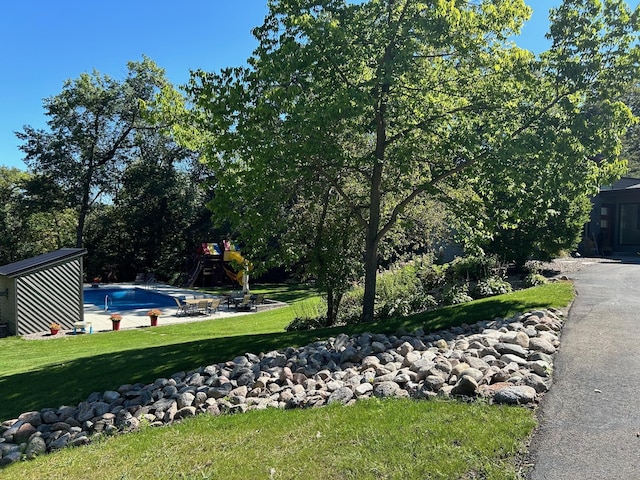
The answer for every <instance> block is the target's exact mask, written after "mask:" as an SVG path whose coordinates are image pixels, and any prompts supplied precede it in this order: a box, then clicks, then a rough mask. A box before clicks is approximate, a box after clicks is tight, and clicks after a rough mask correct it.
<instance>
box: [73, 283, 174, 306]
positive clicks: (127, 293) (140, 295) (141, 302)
mask: <svg viewBox="0 0 640 480" xmlns="http://www.w3.org/2000/svg"><path fill="white" fill-rule="evenodd" d="M84 304H85V305H93V306H96V307H100V308H101V309H104V308H105V305H106V306H107V310H110V311H117V312H121V311H124V310H138V309H145V308H146V309H149V308H162V307H175V306H176V301H175V300H174V298H173V297H171V296H169V295H164V294H162V293H158V292H154V291H151V290H145V289H143V288H137V287H134V288H112V287H106V288H105V287H100V288H85V290H84Z"/></svg>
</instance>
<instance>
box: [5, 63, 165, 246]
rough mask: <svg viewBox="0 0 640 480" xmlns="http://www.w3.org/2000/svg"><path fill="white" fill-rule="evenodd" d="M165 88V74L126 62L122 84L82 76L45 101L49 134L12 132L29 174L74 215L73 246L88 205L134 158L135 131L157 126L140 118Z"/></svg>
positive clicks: (151, 66) (32, 130) (101, 77)
mask: <svg viewBox="0 0 640 480" xmlns="http://www.w3.org/2000/svg"><path fill="white" fill-rule="evenodd" d="M166 85H167V81H166V79H165V77H164V71H163V70H162V69H160V68H159V67H158V66H157V65H156V64H155V63H154V62H153V61H151V60H150V59H148V58H146V57H145V58H143V60H142V61H140V62H129V63H128V65H127V76H126V78H125V79H124V80H122V81H121V80H117V79H114V78H112V77H110V76H108V75H102V74H100V73H99V72H97V71H94V72H93V73H92V74H88V73H83V74H81V75H80V77H79V78H77V79H75V80H67V81H66V82H65V83H64V86H63V89H62V92H61V93H59V94H58V95H54V96H52V97H50V98H47V99H45V100H44V108H45V115H46V116H47V117H48V118H49V120H48V121H47V125H48V127H49V129H48V130H43V129H35V128H33V127H30V126H25V127H24V131H23V132H18V133H16V135H17V136H18V138H19V139H21V140H22V141H23V142H24V143H23V144H22V145H21V147H20V149H21V150H22V151H23V152H24V153H25V162H26V163H27V166H28V167H29V168H30V170H31V171H32V172H37V174H38V175H39V176H41V177H42V181H43V182H47V183H49V184H50V186H51V187H52V189H54V188H55V189H56V190H58V193H60V192H62V194H63V196H62V197H61V198H62V199H63V201H64V202H65V204H66V205H68V206H69V207H70V208H73V209H75V210H76V211H77V227H76V242H75V243H76V246H77V247H81V246H82V244H83V235H84V229H85V221H86V218H87V215H88V213H89V211H90V209H91V206H92V205H93V203H94V202H95V201H96V200H97V199H98V198H99V197H100V195H112V194H113V193H114V191H115V188H116V187H117V185H118V183H119V180H120V176H121V174H122V172H123V171H124V167H125V166H126V165H127V164H128V163H129V162H130V161H131V159H132V158H133V157H134V155H132V152H134V151H135V148H136V144H135V142H134V137H135V135H136V133H137V132H138V131H140V130H141V129H147V128H157V127H156V126H155V125H149V123H148V122H147V121H146V120H145V115H144V114H145V109H146V107H145V105H146V103H152V102H153V99H154V98H155V96H156V94H157V93H158V92H159V91H160V89H161V88H163V87H165V86H166ZM145 102H146V103H145ZM58 198H60V197H58Z"/></svg>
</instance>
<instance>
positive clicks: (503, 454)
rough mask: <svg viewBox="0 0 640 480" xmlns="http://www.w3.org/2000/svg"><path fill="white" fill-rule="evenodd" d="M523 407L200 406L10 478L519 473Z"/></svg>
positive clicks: (373, 403) (529, 421) (10, 472)
mask: <svg viewBox="0 0 640 480" xmlns="http://www.w3.org/2000/svg"><path fill="white" fill-rule="evenodd" d="M534 426H535V421H534V419H533V415H532V413H531V412H530V411H529V410H527V409H524V408H514V407H495V406H489V405H486V404H481V403H473V404H462V403H456V402H428V401H421V402H419V401H411V400H385V401H379V400H368V401H363V402H358V403H356V404H355V405H353V406H351V407H342V406H329V407H325V408H322V409H308V410H294V411H279V410H267V411H254V412H249V413H246V414H242V415H234V416H223V417H211V416H201V417H197V418H193V419H190V420H188V421H186V422H184V423H182V424H179V425H175V426H172V427H169V428H158V429H152V428H147V429H144V430H142V431H141V432H138V433H134V434H130V435H124V436H120V437H115V438H109V439H106V440H105V441H102V442H98V443H94V444H92V445H89V446H87V447H82V448H76V449H66V450H63V451H60V452H56V453H55V454H52V455H48V456H46V457H41V458H38V459H36V460H34V461H33V462H28V463H23V464H18V465H13V466H11V467H9V468H7V469H6V470H5V471H3V472H2V474H3V478H5V479H21V480H27V479H41V478H47V479H64V480H74V479H84V478H87V472H91V478H93V479H113V478H120V479H138V478H158V479H217V478H225V479H231V480H232V479H239V480H240V479H242V480H245V479H259V478H264V479H300V478H325V479H359V480H366V479H371V480H374V479H375V480H377V479H408V478H428V479H443V480H449V479H456V478H486V479H514V478H518V471H517V466H516V465H515V463H514V462H513V461H512V458H513V457H514V456H517V455H518V454H520V453H522V447H523V443H524V441H525V439H526V438H527V437H528V436H529V434H530V432H531V431H532V429H533V428H534Z"/></svg>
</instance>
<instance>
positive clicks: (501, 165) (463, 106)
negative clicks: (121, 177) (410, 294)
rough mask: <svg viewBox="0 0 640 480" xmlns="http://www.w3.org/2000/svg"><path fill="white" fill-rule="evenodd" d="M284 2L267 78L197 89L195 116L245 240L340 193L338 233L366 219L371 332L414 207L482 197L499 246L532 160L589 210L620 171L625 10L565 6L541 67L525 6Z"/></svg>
mask: <svg viewBox="0 0 640 480" xmlns="http://www.w3.org/2000/svg"><path fill="white" fill-rule="evenodd" d="M269 5H270V12H269V14H268V16H267V17H266V19H265V22H264V24H263V25H262V26H260V27H258V28H256V29H255V31H254V34H255V36H256V38H257V39H258V41H259V46H258V48H257V49H256V50H255V52H254V54H253V56H252V57H251V58H250V59H249V67H247V68H229V69H225V70H223V71H221V72H218V73H206V72H196V73H195V74H194V75H193V77H192V81H191V85H190V88H189V93H190V94H191V101H192V102H193V104H194V112H193V116H192V119H193V120H194V121H195V122H196V124H197V125H198V127H199V129H200V131H201V132H202V137H201V138H204V139H205V144H206V146H207V152H206V153H207V156H208V162H209V165H210V166H211V167H212V168H213V169H214V171H215V172H216V182H217V183H216V196H224V198H231V197H232V196H235V197H236V198H238V199H241V202H235V203H234V205H236V206H237V205H239V204H243V205H244V208H243V210H242V213H241V214H240V215H238V219H239V220H238V221H237V222H236V223H235V225H236V228H238V230H239V231H241V232H242V234H245V235H248V232H249V231H254V233H253V234H252V238H254V239H255V238H257V237H258V234H256V233H255V231H256V230H257V231H259V232H260V235H262V237H263V238H264V239H267V238H268V237H269V233H268V229H272V230H273V229H274V226H275V225H278V227H276V228H279V229H280V230H286V229H287V228H288V227H287V225H291V222H292V221H295V220H293V219H291V217H290V216H289V215H279V214H278V212H279V211H280V212H282V211H286V210H287V209H288V208H289V207H290V205H291V204H292V203H291V202H294V203H297V201H298V200H299V199H300V198H304V199H306V203H307V204H311V203H315V204H317V205H321V204H322V199H323V198H325V197H324V195H326V194H327V193H326V192H328V191H330V192H331V195H333V197H332V198H334V199H335V200H334V206H335V208H336V209H340V210H341V211H342V213H341V214H340V215H334V216H331V217H324V220H323V221H325V222H329V221H330V220H331V219H335V220H337V219H344V218H347V217H348V218H350V219H351V221H352V225H351V227H350V230H351V234H352V235H353V238H354V239H357V241H356V242H355V245H356V246H355V247H354V248H360V249H361V252H362V253H361V258H362V267H363V270H364V273H365V280H364V286H365V295H364V305H363V319H364V320H365V321H370V320H372V319H373V311H374V310H373V309H374V300H375V286H376V273H377V268H378V264H379V252H380V244H381V242H382V241H383V239H384V238H385V237H386V236H387V235H389V234H390V232H391V231H392V230H393V229H394V227H396V226H397V225H398V222H399V221H404V220H409V219H411V217H412V216H413V215H415V214H416V211H415V210H414V209H413V208H412V207H413V206H415V205H417V204H420V203H422V204H424V202H425V200H426V199H439V200H443V201H447V202H449V204H452V205H456V204H457V203H464V202H460V200H461V199H462V200H465V201H466V200H467V199H472V200H475V201H476V202H475V204H476V205H481V206H482V208H483V210H480V211H479V212H478V213H479V214H478V215H477V216H476V218H474V219H472V222H471V227H472V228H473V229H474V230H476V231H481V232H482V234H483V235H484V236H485V237H487V238H488V237H491V236H492V234H493V232H490V231H488V230H487V229H488V228H491V226H492V225H496V224H498V223H499V222H497V221H496V219H495V215H493V218H491V215H490V214H489V213H488V212H487V209H488V207H487V204H486V203H485V200H486V197H487V196H488V195H489V193H490V192H491V188H492V185H493V183H492V181H493V180H494V179H496V178H501V177H500V176H501V175H502V174H503V173H508V174H509V175H508V179H509V180H506V181H504V182H503V183H504V185H503V186H501V187H500V188H502V189H504V190H505V191H508V190H510V189H511V190H513V189H520V190H522V189H523V186H522V180H523V178H521V177H520V176H519V174H518V173H517V172H518V169H519V163H518V162H522V163H523V164H526V165H528V166H529V170H528V172H529V173H531V172H532V171H533V172H535V171H536V170H537V169H540V170H544V169H546V170H548V171H550V172H552V171H553V170H554V169H555V168H556V167H557V166H558V165H560V166H562V171H563V172H566V175H575V177H572V182H574V184H575V185H576V189H575V192H577V193H580V194H583V195H586V194H587V193H588V192H592V191H593V189H594V188H595V187H596V186H597V182H598V179H599V178H601V177H603V176H606V175H608V174H612V175H614V174H615V173H616V172H618V171H619V169H620V165H619V163H617V155H618V153H619V139H620V135H621V133H622V132H623V131H624V128H625V126H626V125H627V124H629V122H630V121H631V118H632V117H631V115H630V112H629V110H628V108H626V107H625V106H624V105H623V104H622V103H620V102H616V101H615V99H616V98H617V97H616V94H618V93H620V91H621V89H622V88H623V87H624V85H626V84H627V83H628V82H629V81H631V80H632V79H633V78H634V77H635V75H636V74H637V68H638V61H637V60H638V46H637V27H638V12H637V11H636V12H630V11H629V8H628V6H627V5H626V3H625V2H623V1H618V0H606V1H603V2H600V1H596V0H567V1H565V2H564V3H563V5H562V6H561V7H559V8H558V9H556V10H554V11H553V12H552V15H551V19H552V26H551V31H550V34H549V35H550V38H551V40H552V42H553V47H552V49H550V50H549V52H546V53H544V54H542V55H540V57H536V56H535V55H534V54H532V53H531V52H528V51H525V50H523V49H520V48H518V47H517V46H516V45H515V44H514V43H513V42H512V40H511V39H512V38H513V36H517V35H518V33H519V31H520V28H521V27H522V25H523V24H524V22H525V21H526V20H527V19H528V17H529V14H530V9H529V8H528V7H527V6H526V5H525V3H524V2H523V1H522V0H482V1H478V2H442V1H433V2H422V1H415V0H371V1H365V2H359V3H357V4H352V3H347V2H344V1H341V0H302V1H301V0H274V1H272V2H270V4H269ZM549 149H551V150H549ZM568 165H574V166H573V167H571V168H569V167H567V168H565V167H566V166H568ZM514 172H515V173H514ZM564 178H567V177H566V176H565V175H563V176H562V177H561V178H559V179H558V180H559V181H561V180H562V179H564ZM525 189H526V182H525ZM569 190H570V193H571V194H570V195H568V198H567V201H566V202H563V204H564V205H567V204H571V202H572V198H573V197H572V196H573V194H574V192H573V191H572V190H571V189H569ZM536 191H538V190H536ZM220 205H224V202H221V203H220ZM558 206H559V205H557V204H556V205H548V206H547V208H548V210H552V209H553V208H556V207H558ZM422 214H424V212H422ZM262 215H264V216H265V218H264V219H262V220H261V219H260V217H261V216H262ZM427 215H428V214H427ZM518 215H520V213H517V214H516V216H518ZM483 216H484V218H483ZM281 219H282V220H286V221H285V222H281V221H280V220H281ZM503 223H504V222H503ZM332 227H334V224H329V223H327V224H326V225H325V228H326V229H327V230H330V229H331V228H332ZM265 241H266V240H265Z"/></svg>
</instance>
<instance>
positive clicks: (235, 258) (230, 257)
mask: <svg viewBox="0 0 640 480" xmlns="http://www.w3.org/2000/svg"><path fill="white" fill-rule="evenodd" d="M223 260H224V261H225V262H234V263H237V264H238V265H239V266H240V267H241V268H244V262H245V258H244V257H243V256H242V255H240V252H238V251H235V250H225V252H224V257H223ZM252 268H253V265H251V263H250V262H249V270H251V269H252ZM225 272H226V273H227V275H228V276H229V278H231V280H235V281H236V282H238V284H239V285H242V277H243V275H244V270H240V271H239V272H237V273H235V274H234V273H232V272H230V271H229V270H227V269H226V268H225Z"/></svg>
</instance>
